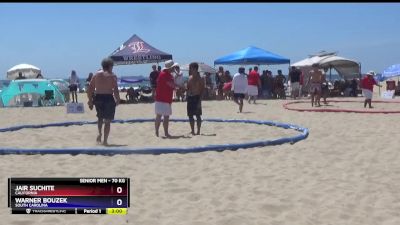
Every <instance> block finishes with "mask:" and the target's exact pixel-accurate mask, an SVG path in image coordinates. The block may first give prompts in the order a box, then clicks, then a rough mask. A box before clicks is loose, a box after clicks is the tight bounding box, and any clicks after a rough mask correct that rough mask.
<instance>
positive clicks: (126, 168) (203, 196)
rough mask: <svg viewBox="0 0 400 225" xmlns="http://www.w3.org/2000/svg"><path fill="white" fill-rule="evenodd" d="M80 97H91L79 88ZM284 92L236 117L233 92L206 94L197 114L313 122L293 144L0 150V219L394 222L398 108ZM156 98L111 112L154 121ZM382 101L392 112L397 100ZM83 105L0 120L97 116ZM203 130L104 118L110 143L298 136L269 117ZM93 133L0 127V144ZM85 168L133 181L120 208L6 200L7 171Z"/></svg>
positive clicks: (76, 139)
mask: <svg viewBox="0 0 400 225" xmlns="http://www.w3.org/2000/svg"><path fill="white" fill-rule="evenodd" d="M376 92H377V91H376ZM121 96H122V94H121ZM79 99H80V101H81V102H85V103H86V101H87V100H86V98H85V96H84V95H82V94H80V96H79ZM335 99H336V100H341V99H343V98H335ZM375 99H378V98H375ZM345 100H360V101H362V100H363V98H362V97H358V98H345ZM287 101H290V100H258V104H256V105H253V104H250V105H249V104H247V102H245V106H244V113H242V114H239V113H237V111H238V108H237V105H235V104H234V103H233V102H231V101H203V114H204V115H203V118H225V119H256V120H272V121H279V122H285V123H292V124H297V125H300V126H303V127H306V128H309V131H310V134H309V137H308V138H307V139H306V140H303V141H300V142H297V143H296V144H294V145H290V144H284V145H279V146H267V147H262V148H253V149H240V150H238V151H223V152H203V153H190V154H162V155H115V156H93V155H77V156H71V155H3V156H0V165H1V170H0V180H2V181H3V182H2V185H0V202H2V203H3V204H1V205H0V209H1V210H0V216H1V218H2V219H1V220H2V221H1V224H10V225H28V224H29V225H38V224H49V225H50V224H69V225H75V224H99V225H100V224H101V225H106V224H140V225H155V224H162V225H188V224H191V225H210V224H215V225H253V224H254V225H281V224H285V225H322V224H323V225H337V224H340V225H346V224H348V225H377V224H380V225H382V224H384V225H390V224H393V225H395V224H396V225H398V224H400V163H399V162H400V155H399V154H400V153H399V149H400V147H399V138H400V134H399V132H398V130H399V126H398V125H397V121H398V118H399V114H356V113H318V112H296V111H289V110H285V109H284V108H283V107H282V104H283V103H285V102H287ZM338 104H341V103H338ZM347 106H349V107H351V108H357V107H358V108H359V109H362V103H343V105H342V104H341V105H340V107H343V108H344V107H347ZM153 107H154V105H153V104H131V105H120V106H118V108H117V112H116V119H134V118H154V109H153ZM380 107H381V106H380ZM387 107H388V108H387V109H391V110H393V109H398V110H400V105H390V106H387ZM382 108H384V109H385V108H386V106H382ZM85 110H86V111H85V113H84V114H66V109H65V107H48V108H11V109H8V108H1V109H0V118H1V125H0V127H1V128H4V127H9V126H15V125H22V124H45V123H51V122H62V121H95V120H96V118H95V111H90V110H88V108H87V107H86V108H85ZM172 118H186V103H173V116H172ZM202 131H203V133H204V134H205V135H201V136H194V137H192V136H190V135H189V134H188V133H189V124H188V123H174V122H172V123H171V124H170V133H171V134H172V135H183V136H184V137H182V138H178V139H172V140H171V139H163V138H157V137H155V136H154V127H153V123H135V124H112V127H111V135H110V138H109V143H110V144H115V145H122V146H124V147H152V146H168V147H173V146H176V147H185V146H196V145H198V146H203V145H208V144H223V143H240V142H246V141H254V140H263V139H274V138H279V137H284V136H292V135H295V134H298V132H295V131H293V130H285V129H281V128H275V127H269V126H259V125H251V124H229V123H210V122H205V123H204V124H203V128H202ZM96 133H97V127H96V126H95V125H84V126H70V127H57V128H43V129H26V130H21V131H17V132H12V133H0V143H1V144H0V145H1V146H2V147H20V148H30V147H41V148H51V147H57V148H61V147H98V146H97V145H96V142H95V138H96ZM160 134H161V135H162V134H163V130H162V127H161V128H160ZM92 176H93V177H115V176H117V177H130V178H131V199H130V200H131V207H130V208H129V210H128V214H127V215H124V216H112V215H12V214H11V213H10V210H9V209H8V208H7V178H9V177H92Z"/></svg>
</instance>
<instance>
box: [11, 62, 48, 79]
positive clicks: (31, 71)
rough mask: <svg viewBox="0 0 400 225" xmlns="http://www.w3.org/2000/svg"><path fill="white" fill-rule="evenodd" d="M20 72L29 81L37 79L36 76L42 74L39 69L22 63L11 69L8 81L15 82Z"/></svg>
mask: <svg viewBox="0 0 400 225" xmlns="http://www.w3.org/2000/svg"><path fill="white" fill-rule="evenodd" d="M19 72H22V75H23V76H25V77H26V78H27V79H29V78H36V76H37V75H38V74H39V73H41V71H40V69H39V68H38V67H36V66H33V65H30V64H26V63H22V64H18V65H15V66H13V67H11V69H9V70H8V71H7V79H9V80H15V78H17V77H18V74H19Z"/></svg>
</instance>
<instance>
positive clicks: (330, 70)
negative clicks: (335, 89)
mask: <svg viewBox="0 0 400 225" xmlns="http://www.w3.org/2000/svg"><path fill="white" fill-rule="evenodd" d="M329 82H332V66H329Z"/></svg>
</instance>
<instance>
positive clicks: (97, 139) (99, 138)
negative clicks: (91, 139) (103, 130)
mask: <svg viewBox="0 0 400 225" xmlns="http://www.w3.org/2000/svg"><path fill="white" fill-rule="evenodd" d="M96 141H97V143H99V144H100V143H101V134H99V135H97V138H96Z"/></svg>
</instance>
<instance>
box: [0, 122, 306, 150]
mask: <svg viewBox="0 0 400 225" xmlns="http://www.w3.org/2000/svg"><path fill="white" fill-rule="evenodd" d="M170 121H171V122H188V121H189V120H188V119H170ZM205 121H207V122H217V123H251V124H257V125H268V126H275V127H280V128H284V129H293V130H296V131H298V132H300V133H301V134H299V135H296V136H292V137H285V138H279V139H275V140H264V141H254V142H246V143H241V144H220V145H206V146H196V147H188V148H178V147H173V148H161V147H154V148H119V147H118V148H116V147H102V148H62V149H55V148H54V149H48V148H37V149H35V148H30V149H29V148H24V149H22V148H4V147H0V155H7V154H26V155H31V154H71V155H78V154H88V155H116V154H121V155H128V154H153V155H159V154H167V153H197V152H205V151H218V152H221V151H225V150H238V149H246V148H255V147H263V146H269V145H281V144H285V143H290V144H294V143H296V142H298V141H301V140H304V139H306V138H307V137H308V134H309V131H308V129H307V128H303V127H300V126H297V125H293V124H286V123H279V122H273V121H262V120H224V119H203V122H205ZM112 122H113V123H143V122H154V119H131V120H113V121H112ZM87 124H97V121H95V122H87V121H75V122H63V123H50V124H42V125H21V126H14V127H8V128H0V132H12V131H18V130H21V129H27V128H28V129H37V128H45V127H63V126H64V127H67V126H74V125H79V126H81V125H87Z"/></svg>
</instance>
